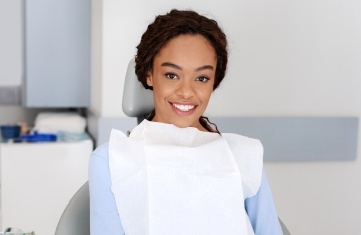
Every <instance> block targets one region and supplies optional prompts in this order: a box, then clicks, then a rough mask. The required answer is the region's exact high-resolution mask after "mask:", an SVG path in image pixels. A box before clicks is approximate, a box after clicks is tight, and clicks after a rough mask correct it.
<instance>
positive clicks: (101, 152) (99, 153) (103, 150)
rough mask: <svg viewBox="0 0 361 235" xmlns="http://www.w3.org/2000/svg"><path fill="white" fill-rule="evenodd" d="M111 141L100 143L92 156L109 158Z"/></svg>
mask: <svg viewBox="0 0 361 235" xmlns="http://www.w3.org/2000/svg"><path fill="white" fill-rule="evenodd" d="M108 153H109V143H108V142H106V143H104V144H101V145H99V146H98V147H97V148H96V149H95V150H94V151H93V152H92V154H91V157H92V158H104V159H108Z"/></svg>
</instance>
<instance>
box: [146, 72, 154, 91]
mask: <svg viewBox="0 0 361 235" xmlns="http://www.w3.org/2000/svg"><path fill="white" fill-rule="evenodd" d="M147 85H148V86H150V87H153V76H152V73H151V72H148V73H147Z"/></svg>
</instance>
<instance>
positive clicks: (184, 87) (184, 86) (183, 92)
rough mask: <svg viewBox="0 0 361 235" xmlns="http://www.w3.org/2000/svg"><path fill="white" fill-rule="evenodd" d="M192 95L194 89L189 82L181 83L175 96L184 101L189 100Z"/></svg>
mask: <svg viewBox="0 0 361 235" xmlns="http://www.w3.org/2000/svg"><path fill="white" fill-rule="evenodd" d="M194 93H195V91H194V88H193V86H192V84H191V82H189V81H182V82H181V83H180V84H179V86H178V88H177V90H176V95H177V96H180V97H182V98H184V99H189V98H190V97H192V96H193V95H194Z"/></svg>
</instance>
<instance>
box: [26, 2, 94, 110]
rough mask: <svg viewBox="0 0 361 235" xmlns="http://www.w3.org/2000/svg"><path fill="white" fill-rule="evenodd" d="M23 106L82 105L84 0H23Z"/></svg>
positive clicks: (86, 29)
mask: <svg viewBox="0 0 361 235" xmlns="http://www.w3.org/2000/svg"><path fill="white" fill-rule="evenodd" d="M24 4H25V5H24V9H25V10H24V12H25V26H24V27H25V74H24V75H25V79H24V94H23V104H24V106H26V107H87V106H88V103H89V99H90V98H89V96H90V0H76V1H74V0H51V1H49V0H31V1H24Z"/></svg>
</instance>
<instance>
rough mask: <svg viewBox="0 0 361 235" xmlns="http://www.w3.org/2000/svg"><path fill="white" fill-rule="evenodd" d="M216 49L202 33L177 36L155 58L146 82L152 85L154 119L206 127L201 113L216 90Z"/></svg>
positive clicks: (175, 123) (186, 125) (176, 124)
mask: <svg viewBox="0 0 361 235" xmlns="http://www.w3.org/2000/svg"><path fill="white" fill-rule="evenodd" d="M216 66H217V59H216V53H215V51H214V48H213V47H212V46H211V44H210V43H209V42H208V41H207V40H206V39H205V38H204V37H202V36H200V35H182V36H178V37H176V38H174V39H172V40H171V41H169V43H168V44H166V46H165V47H163V48H162V49H161V51H160V52H159V54H158V55H157V56H156V57H155V58H154V62H153V70H152V71H151V72H149V74H148V76H147V84H148V85H149V86H152V87H153V94H154V104H155V117H154V118H153V121H156V122H163V123H169V124H173V125H175V126H177V127H196V128H198V129H199V130H202V131H205V129H204V127H202V125H201V124H200V123H199V117H200V116H201V115H203V113H204V111H205V110H206V108H207V105H208V102H209V99H210V97H211V94H212V92H213V84H214V79H215V71H216Z"/></svg>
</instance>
